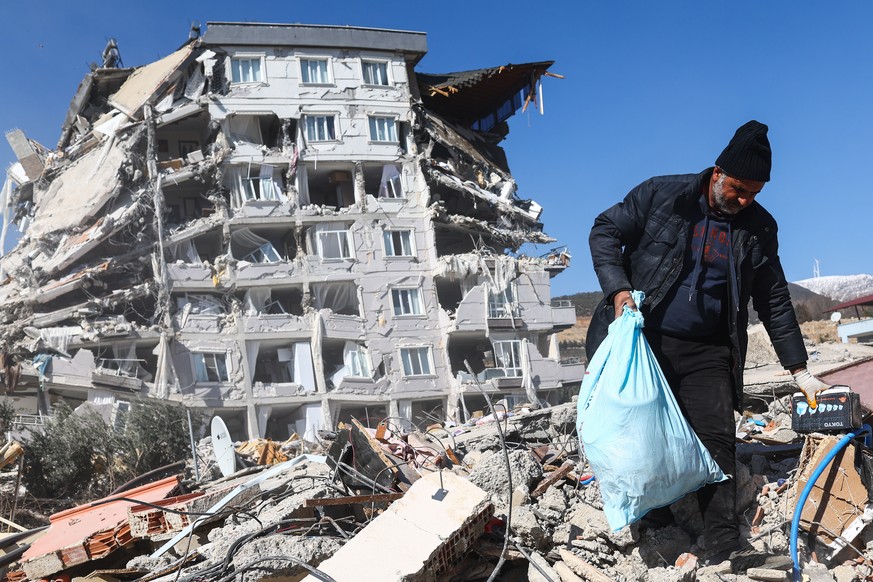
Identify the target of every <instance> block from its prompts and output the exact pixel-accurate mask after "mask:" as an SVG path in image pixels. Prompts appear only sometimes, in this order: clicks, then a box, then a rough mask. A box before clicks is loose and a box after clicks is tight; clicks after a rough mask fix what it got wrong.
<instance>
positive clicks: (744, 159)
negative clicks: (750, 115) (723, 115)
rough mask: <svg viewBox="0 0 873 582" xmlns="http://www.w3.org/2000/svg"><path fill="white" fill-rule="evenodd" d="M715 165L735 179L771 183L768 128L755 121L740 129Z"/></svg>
mask: <svg viewBox="0 0 873 582" xmlns="http://www.w3.org/2000/svg"><path fill="white" fill-rule="evenodd" d="M715 165H716V166H718V167H719V168H721V169H722V170H724V171H725V172H727V174H728V175H730V176H733V177H734V178H742V179H744V180H755V181H756V182H769V181H770V165H771V154H770V140H768V139H767V126H766V125H764V124H763V123H759V122H757V121H755V120H752V121H749V122H748V123H746V124H745V125H743V126H742V127H740V128H739V129H738V130H737V132H736V133H735V134H734V137H733V138H732V139H731V141H730V143H729V144H728V145H727V147H726V148H724V151H723V152H721V155H720V156H718V159H717V160H716V161H715Z"/></svg>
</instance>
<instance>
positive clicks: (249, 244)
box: [230, 228, 270, 260]
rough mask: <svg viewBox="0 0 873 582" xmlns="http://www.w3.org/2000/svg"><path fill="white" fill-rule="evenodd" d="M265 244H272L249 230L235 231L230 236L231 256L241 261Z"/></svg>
mask: <svg viewBox="0 0 873 582" xmlns="http://www.w3.org/2000/svg"><path fill="white" fill-rule="evenodd" d="M265 244H270V241H268V240H267V239H265V238H261V237H259V236H258V235H256V234H255V233H253V232H252V231H251V230H249V229H248V228H243V229H242V230H237V231H234V233H233V234H231V235H230V256H231V257H233V258H234V259H237V260H240V259H242V258H243V257H245V256H246V255H248V254H249V253H251V252H252V251H254V250H257V249H259V248H261V247H262V246H264V245H265Z"/></svg>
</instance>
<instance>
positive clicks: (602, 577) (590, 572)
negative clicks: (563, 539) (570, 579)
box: [558, 548, 612, 582]
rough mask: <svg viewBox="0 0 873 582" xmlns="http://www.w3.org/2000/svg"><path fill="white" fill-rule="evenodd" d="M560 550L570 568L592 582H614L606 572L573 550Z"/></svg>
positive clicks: (562, 558) (562, 557)
mask: <svg viewBox="0 0 873 582" xmlns="http://www.w3.org/2000/svg"><path fill="white" fill-rule="evenodd" d="M558 551H559V552H560V554H561V560H563V561H564V563H565V564H567V565H568V566H570V569H571V570H573V571H574V572H576V574H578V575H579V576H582V577H583V578H586V579H587V580H590V581H591V582H612V579H611V578H610V577H609V576H607V575H606V574H604V573H603V571H602V570H600V569H599V568H596V567H594V566H592V565H591V564H589V563H588V562H586V561H585V560H583V559H582V558H580V557H579V556H577V555H576V554H574V553H573V552H569V551H567V550H565V549H563V548H561V549H560V550H558Z"/></svg>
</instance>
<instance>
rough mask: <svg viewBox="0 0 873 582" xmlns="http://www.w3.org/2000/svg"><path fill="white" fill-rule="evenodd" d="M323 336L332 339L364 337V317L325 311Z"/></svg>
mask: <svg viewBox="0 0 873 582" xmlns="http://www.w3.org/2000/svg"><path fill="white" fill-rule="evenodd" d="M323 313H324V312H323ZM324 336H325V337H328V338H334V339H347V340H358V339H361V338H363V337H364V318H363V317H360V316H358V315H343V314H341V313H332V312H328V313H325V315H324Z"/></svg>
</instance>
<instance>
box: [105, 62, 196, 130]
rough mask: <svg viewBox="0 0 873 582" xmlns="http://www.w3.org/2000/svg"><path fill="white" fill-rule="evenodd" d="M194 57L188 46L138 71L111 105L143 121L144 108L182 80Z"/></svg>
mask: <svg viewBox="0 0 873 582" xmlns="http://www.w3.org/2000/svg"><path fill="white" fill-rule="evenodd" d="M193 57H194V48H193V46H192V45H186V46H184V47H182V48H181V49H179V50H177V51H176V52H174V53H172V54H170V55H167V56H166V57H164V58H163V59H161V60H159V61H156V62H154V63H151V64H149V65H146V66H144V67H142V68H140V69H137V70H136V72H134V73H133V74H132V75H131V76H130V77H129V78H128V79H127V81H125V83H124V85H122V86H121V88H120V89H119V90H118V91H117V92H116V93H115V94H114V95H112V97H110V98H109V104H110V105H112V106H113V107H115V108H116V109H118V110H119V111H121V112H122V113H124V114H125V115H127V116H128V117H129V118H131V119H141V118H142V111H143V107H144V106H145V105H147V104H151V103H154V101H155V100H156V99H157V98H158V97H159V96H161V95H162V94H163V93H164V92H165V91H166V90H167V88H169V86H170V85H171V84H172V83H173V82H175V81H176V80H177V79H178V78H179V77H181V76H182V71H183V69H184V68H185V67H186V66H187V65H189V64H190V62H191V61H192V60H193Z"/></svg>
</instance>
